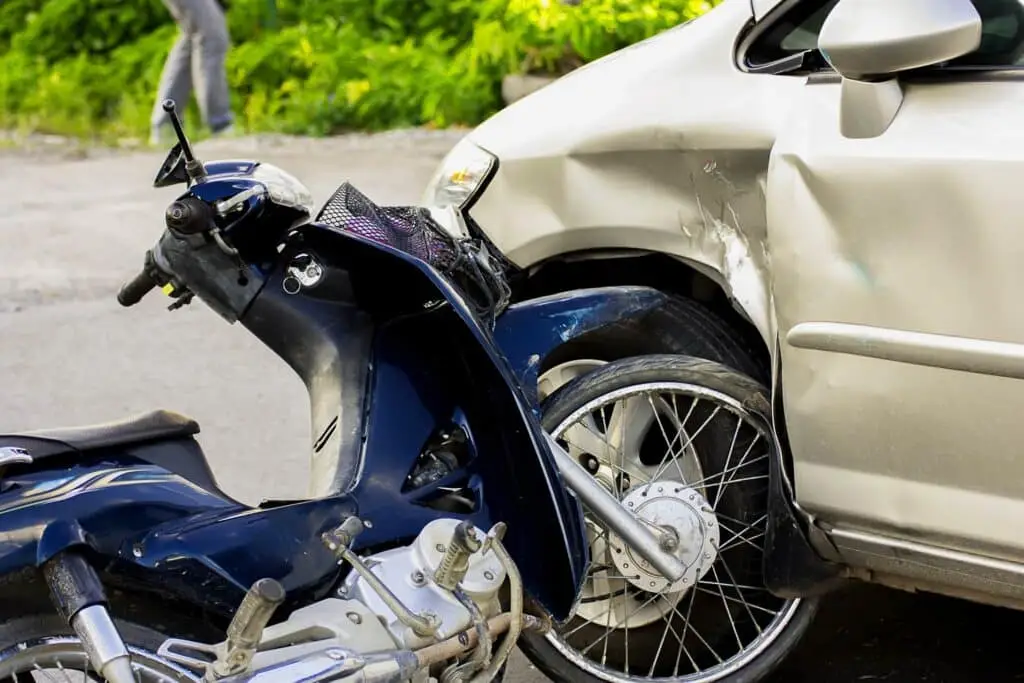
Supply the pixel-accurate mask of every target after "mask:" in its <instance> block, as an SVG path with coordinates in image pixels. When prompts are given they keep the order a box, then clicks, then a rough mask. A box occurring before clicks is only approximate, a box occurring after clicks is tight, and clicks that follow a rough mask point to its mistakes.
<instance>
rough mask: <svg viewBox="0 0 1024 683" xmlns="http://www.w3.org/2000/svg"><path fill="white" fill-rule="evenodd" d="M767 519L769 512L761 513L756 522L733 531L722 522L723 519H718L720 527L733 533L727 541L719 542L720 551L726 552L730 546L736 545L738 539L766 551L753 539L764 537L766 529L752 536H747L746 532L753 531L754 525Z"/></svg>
mask: <svg viewBox="0 0 1024 683" xmlns="http://www.w3.org/2000/svg"><path fill="white" fill-rule="evenodd" d="M767 521H768V515H767V514H765V515H761V516H760V517H759V518H757V520H755V521H754V522H751V523H750V524H748V525H747V526H746V527H745V528H744V529H741V530H740V531H733V530H732V529H730V528H729V527H727V526H725V525H723V524H722V520H718V525H719V527H721V528H722V529H725V530H726V531H728V532H729V533H730V534H732V537H731V538H728V539H726V540H725V541H723V542H721V543H720V544H719V547H718V552H720V553H721V552H725V551H726V550H728V549H729V548H731V547H734V545H736V542H737V541H742V542H744V543H747V544H749V545H750V546H751V547H752V548H755V549H757V550H760V551H761V552H764V548H763V547H761V546H759V545H757V544H756V543H754V542H753V541H755V540H756V539H758V538H762V537H763V536H764V535H765V533H766V531H759V532H758V534H757V535H756V536H752V537H747V536H746V534H747V532H749V531H752V530H753V529H754V527H756V526H757V525H758V524H760V523H761V522H767Z"/></svg>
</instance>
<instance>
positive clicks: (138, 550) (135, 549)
mask: <svg viewBox="0 0 1024 683" xmlns="http://www.w3.org/2000/svg"><path fill="white" fill-rule="evenodd" d="M132 555H133V556H134V557H142V544H141V543H136V544H135V545H133V546H132Z"/></svg>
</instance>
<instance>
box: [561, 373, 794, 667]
mask: <svg viewBox="0 0 1024 683" xmlns="http://www.w3.org/2000/svg"><path fill="white" fill-rule="evenodd" d="M767 429H768V428H767V425H765V424H764V423H763V421H761V420H759V419H757V418H754V417H753V416H751V415H750V414H749V413H748V412H747V411H746V410H745V409H744V408H743V406H742V405H741V404H740V403H739V402H738V401H736V400H735V399H733V398H732V397H730V396H728V395H725V394H722V393H720V392H716V391H713V390H710V389H708V388H705V387H701V386H698V385H694V384H688V383H683V382H657V383H644V384H638V385H633V386H629V387H626V388H623V389H620V390H617V391H612V392H609V393H607V394H605V395H603V396H601V397H599V398H597V399H594V400H592V401H590V402H588V403H586V404H584V405H582V406H580V407H579V408H578V409H577V410H575V411H574V412H573V413H572V414H571V415H570V416H569V417H567V418H566V419H565V420H563V421H562V422H561V423H560V424H559V425H558V426H557V427H556V428H555V429H554V430H553V431H552V435H553V436H554V437H555V439H556V440H558V441H559V442H560V443H562V445H563V446H564V447H566V448H567V450H568V451H569V453H570V455H572V456H573V457H575V458H577V459H578V460H579V461H580V462H581V464H584V466H586V467H587V469H588V470H589V471H590V472H591V474H592V476H595V478H597V479H598V481H601V483H602V484H603V485H604V486H605V487H606V488H607V489H608V490H609V491H611V492H612V493H613V494H615V495H616V496H617V497H618V498H619V499H620V500H624V501H625V500H639V498H638V497H637V494H638V493H639V494H646V493H647V492H648V491H652V490H654V487H656V486H657V487H660V488H665V489H668V488H670V487H674V488H673V490H682V491H685V492H688V493H690V494H691V495H694V494H696V496H695V497H697V498H701V497H703V500H706V502H707V507H710V508H711V510H712V511H713V519H714V522H712V521H707V522H706V523H705V524H704V526H703V527H702V529H703V532H705V535H707V534H708V532H710V531H716V532H717V533H720V544H719V543H715V544H714V550H713V552H712V553H710V559H708V560H705V561H704V562H706V563H707V565H706V566H702V567H699V570H700V571H702V572H703V574H700V577H699V578H697V579H696V581H695V582H694V583H691V584H689V585H688V586H686V587H682V588H680V586H678V585H676V586H670V587H667V588H664V589H662V588H660V587H659V590H658V591H657V592H654V591H650V590H648V591H643V590H640V589H639V588H638V587H637V583H638V582H637V581H636V580H635V576H634V577H632V578H627V577H626V575H625V574H623V573H622V572H623V570H622V569H621V567H622V566H623V563H622V562H621V558H620V561H619V564H618V565H616V564H615V563H614V561H613V560H612V559H611V558H610V552H609V546H611V545H614V544H613V543H612V542H611V541H612V540H613V539H614V537H613V536H609V534H608V533H607V532H606V531H604V530H603V529H602V527H601V525H600V524H599V523H598V522H597V521H596V520H595V519H594V518H593V517H592V516H591V514H590V512H589V511H585V519H586V522H587V528H588V535H589V536H590V538H589V540H590V543H591V567H590V568H589V569H588V575H587V581H586V584H585V586H584V588H583V590H582V591H581V597H580V601H579V602H578V603H577V606H576V609H575V612H574V615H573V618H572V619H571V620H570V621H569V622H568V623H567V624H566V625H564V626H562V627H561V628H559V629H554V630H552V631H551V632H549V633H548V635H547V636H546V637H547V640H548V642H549V643H551V644H552V645H553V646H554V647H555V648H556V649H557V650H558V651H559V652H560V653H561V654H562V655H563V656H564V657H566V658H567V659H569V660H570V661H571V662H573V663H574V664H575V665H576V666H578V667H579V668H581V669H583V670H584V671H586V672H587V673H589V674H591V675H593V676H595V677H597V678H600V679H602V680H605V681H609V682H610V683H624V682H626V681H635V680H638V679H644V680H674V681H686V682H688V683H691V682H692V683H712V682H714V681H719V680H721V679H722V678H724V677H726V676H728V675H730V674H733V673H735V672H737V671H739V670H741V669H743V668H744V667H745V666H746V665H747V664H749V663H750V662H751V661H753V660H754V659H756V658H757V657H758V656H759V655H761V654H762V653H763V652H764V651H765V650H766V649H767V648H768V647H769V646H770V645H771V644H772V643H774V642H775V641H776V640H777V639H778V638H779V636H781V635H782V634H783V633H784V632H785V630H786V627H787V626H788V625H789V623H790V621H791V620H792V619H793V616H794V615H795V613H796V610H797V609H798V608H799V606H800V602H801V601H799V600H782V599H780V598H776V597H775V596H772V595H771V594H770V593H768V591H767V590H766V589H765V588H764V587H763V580H762V577H761V573H760V569H759V560H760V558H761V557H763V552H764V551H763V537H764V533H765V529H766V522H767V514H763V513H765V511H766V503H765V502H764V501H766V491H767V470H768V467H767V465H768V458H769V448H770V447H771V444H772V441H771V439H772V437H771V435H770V433H769V432H768V431H767ZM730 437H731V438H730ZM741 437H742V438H741ZM659 442H660V443H659ZM722 443H725V444H726V445H727V446H728V447H729V449H730V450H729V451H728V453H726V454H725V456H724V465H722V464H721V463H716V462H713V460H714V459H713V458H709V457H708V456H707V455H706V454H702V452H701V447H702V446H703V445H708V444H722ZM659 448H660V455H661V457H660V460H659V459H658V452H659ZM734 450H735V451H737V452H733V451H734ZM722 452H723V450H722V449H718V451H717V453H718V455H717V456H716V457H717V458H718V459H719V460H721V458H722V456H721V453H722ZM652 458H653V459H652ZM595 461H596V463H595ZM610 475H611V476H610ZM623 479H626V481H623ZM640 488H643V489H644V491H638V489H640ZM762 489H763V492H762ZM683 495H685V494H683ZM751 501H757V505H756V506H752V505H751ZM744 502H746V504H745V505H744ZM736 510H741V511H742V514H736V516H735V517H734V516H731V515H730V514H729V513H730V512H734V513H735V511H736ZM716 523H717V527H718V528H717V530H715V529H713V528H712V527H714V526H715V524H716ZM669 526H671V525H669ZM711 535H713V534H711ZM712 540H713V539H712ZM740 551H742V552H740ZM736 562H740V565H739V566H731V565H732V564H733V563H736ZM755 566H756V567H757V569H756V570H754V569H751V567H755ZM634 571H635V570H634ZM652 571H653V570H652ZM755 571H756V577H755V575H754V572H755ZM695 605H696V606H697V609H696V611H695ZM716 606H717V609H718V611H719V614H717V615H715V614H713V613H712V610H713V609H714V608H715V607H716ZM702 624H713V625H714V629H712V630H711V631H708V629H709V627H708V626H704V625H702ZM702 630H705V633H702V632H701V631H702ZM709 633H712V634H713V635H709ZM631 638H632V640H633V643H634V644H636V643H637V642H638V639H639V640H640V642H641V643H642V645H643V647H642V648H641V651H642V652H644V653H646V659H644V661H638V660H639V659H641V658H642V657H641V656H640V653H639V652H635V653H634V654H633V658H632V660H631V658H630V640H631Z"/></svg>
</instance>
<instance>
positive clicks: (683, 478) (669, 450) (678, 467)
mask: <svg viewBox="0 0 1024 683" xmlns="http://www.w3.org/2000/svg"><path fill="white" fill-rule="evenodd" d="M647 400H648V401H649V402H650V404H651V410H652V411H654V419H655V421H657V423H658V429H660V430H661V436H662V438H663V439H665V443H666V444H668V445H667V446H666V448H667V450H666V451H665V458H668V459H670V460H671V461H672V462H674V463H675V465H676V471H677V472H679V481H680V482H681V483H683V484H685V483H686V475H685V474H683V466H682V465H680V464H679V459H680V458H681V457H684V456H685V455H686V453H685V451H684V452H683V453H679V454H678V455H676V454H675V453H674V452H672V448H671V444H674V443H675V442H676V438H678V437H679V434H680V432H681V431H682V430H681V429H680V428H678V427H677V428H676V436H675V437H673V438H672V439H669V438H668V432H667V431H665V425H664V424H662V422H661V417H660V416H659V415H658V409H657V407H656V406H655V405H654V399H653V398H651V396H650V394H648V395H647ZM665 458H663V459H662V461H661V464H664V463H665V462H666V460H665ZM659 467H660V466H659Z"/></svg>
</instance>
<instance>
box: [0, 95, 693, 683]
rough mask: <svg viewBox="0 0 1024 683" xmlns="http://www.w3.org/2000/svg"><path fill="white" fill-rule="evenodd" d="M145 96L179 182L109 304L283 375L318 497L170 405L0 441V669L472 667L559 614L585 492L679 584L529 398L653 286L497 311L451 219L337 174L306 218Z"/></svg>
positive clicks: (663, 551) (371, 670) (485, 669)
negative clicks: (237, 343) (252, 349)
mask: <svg viewBox="0 0 1024 683" xmlns="http://www.w3.org/2000/svg"><path fill="white" fill-rule="evenodd" d="M165 109H166V110H167V111H168V113H169V114H170V118H171V120H172V123H173V126H174V129H175V133H176V135H177V138H178V141H177V144H175V146H174V147H173V148H172V150H171V152H170V154H169V155H168V157H167V159H166V161H165V162H164V164H163V165H162V167H161V169H160V170H159V172H158V174H157V177H156V179H155V181H154V185H155V186H157V187H167V186H172V185H176V184H181V183H184V184H185V185H186V187H187V191H186V192H185V193H184V194H182V195H181V196H180V197H179V198H178V199H177V200H176V201H174V202H173V203H171V205H170V206H169V207H168V208H167V211H166V215H165V223H166V229H165V230H164V232H163V234H162V235H161V237H160V238H159V240H158V242H157V243H156V245H155V246H154V247H153V248H152V249H151V250H149V251H148V252H147V254H146V256H145V261H144V266H143V269H142V270H141V272H139V273H138V275H136V276H135V277H134V278H133V279H131V280H130V281H129V282H127V283H126V284H125V286H124V287H123V288H122V289H121V291H120V292H119V293H118V301H119V302H120V303H121V304H122V305H123V306H126V307H127V306H132V305H134V304H136V303H138V302H139V301H140V300H141V299H142V298H143V297H144V296H146V295H147V294H148V293H149V292H151V291H152V290H154V289H158V288H159V289H161V290H162V291H163V292H164V293H165V294H167V295H168V296H169V297H170V298H171V299H172V300H173V301H172V303H171V305H170V306H169V308H170V309H171V310H176V309H179V308H181V307H182V306H186V305H188V304H190V303H191V302H192V301H193V299H194V298H196V297H198V298H199V299H200V300H201V301H203V302H204V303H206V304H207V305H208V306H209V307H210V308H212V309H213V310H214V311H215V312H216V313H218V314H219V315H220V316H221V317H222V318H224V319H225V320H226V321H228V322H229V323H236V322H237V323H240V324H241V325H242V326H243V327H244V328H245V329H247V330H248V331H249V332H251V333H252V334H254V335H256V337H258V338H259V339H260V340H261V341H262V342H263V343H264V344H266V345H267V346H268V347H269V348H270V349H272V350H273V351H274V352H275V353H276V354H277V355H278V356H279V357H280V358H281V359H282V360H284V361H285V362H286V363H288V364H289V366H290V367H291V368H292V369H293V370H294V371H295V372H296V373H297V374H298V376H299V377H300V378H301V379H302V380H303V382H304V383H305V385H306V387H307V390H308V394H309V400H310V409H311V410H310V412H311V420H312V427H313V429H312V434H313V442H312V444H311V468H312V472H313V478H314V481H316V482H317V484H316V486H317V489H316V495H315V496H314V497H313V498H311V499H309V500H282V501H265V502H263V503H261V504H260V505H259V506H257V507H248V506H245V505H243V504H241V503H239V502H237V501H235V500H232V499H231V498H230V496H228V495H227V494H225V493H224V492H223V491H221V490H220V488H219V487H218V485H217V482H216V481H215V479H214V477H213V474H212V472H211V470H210V468H209V466H208V463H207V460H206V457H205V455H204V453H203V451H202V449H201V447H200V446H199V444H198V442H197V441H196V439H195V435H196V434H197V433H198V431H199V426H198V425H197V424H196V423H195V422H194V421H192V420H190V419H188V418H186V417H183V416H181V415H177V414H175V413H170V412H167V411H157V412H153V413H150V414H147V415H143V416H140V417H137V418H133V419H131V420H128V421H124V422H119V423H111V424H106V425H99V426H94V427H86V428H72V429H56V430H49V431H42V432H33V433H25V434H15V435H7V436H0V605H3V608H2V609H3V615H4V624H3V625H0V679H6V678H10V679H12V680H18V676H19V675H28V676H31V672H33V671H40V670H43V669H45V668H52V669H55V670H57V671H63V672H67V671H79V672H84V673H83V675H86V676H87V675H88V672H90V671H93V672H96V673H98V674H99V675H101V676H102V677H103V678H104V679H105V680H108V681H111V682H112V683H126V682H128V681H137V680H144V681H178V680H181V681H199V680H204V681H214V680H218V681H232V682H234V681H252V682H256V681H259V682H272V683H284V682H289V683H290V682H293V681H310V682H312V681H336V680H347V681H348V680H350V681H360V682H363V683H375V682H378V681H379V682H383V681H396V680H412V681H426V680H427V679H428V678H430V677H433V678H438V679H439V680H441V681H445V682H448V683H453V682H455V681H466V680H472V681H474V682H479V683H485V682H486V681H490V680H493V679H494V678H496V677H497V676H499V675H500V673H501V671H502V669H503V666H504V665H505V663H506V661H507V658H508V655H509V654H510V652H511V650H512V647H513V646H514V645H515V643H516V641H517V639H518V638H519V636H520V634H521V633H523V632H525V631H537V632H542V631H544V630H545V628H547V625H548V624H549V623H550V621H551V620H557V621H561V620H565V619H567V618H569V617H570V616H571V610H572V606H573V605H574V604H575V602H576V600H577V597H578V594H579V591H580V590H581V586H582V585H583V584H584V576H585V574H586V572H587V568H588V563H589V555H588V544H587V537H586V532H585V529H584V523H583V513H582V506H581V503H582V505H585V506H586V507H587V508H588V509H589V510H590V511H591V513H592V514H593V515H595V516H596V518H597V519H599V520H600V521H601V523H602V524H604V525H605V527H606V529H607V530H608V532H609V533H610V534H612V535H613V536H614V537H615V538H617V539H620V541H621V542H624V543H625V544H626V545H628V547H629V548H630V549H631V550H632V551H633V552H634V553H635V554H636V556H637V557H640V558H643V561H644V562H647V563H650V565H651V566H652V567H655V568H657V571H659V572H661V573H662V574H663V575H664V576H665V577H667V579H668V580H669V581H679V580H683V579H684V578H685V577H687V576H690V575H691V574H692V572H693V571H694V568H693V567H692V566H691V565H692V564H693V562H692V561H691V560H689V559H687V558H689V557H690V555H692V554H693V553H692V552H691V551H692V548H689V547H688V545H687V539H686V538H685V537H684V536H681V535H680V530H677V529H674V528H672V527H671V526H665V525H662V526H659V525H657V524H652V523H651V522H650V521H649V520H645V519H642V518H641V517H639V516H637V515H635V514H633V513H631V512H628V511H627V510H625V509H624V508H623V507H621V506H620V505H619V504H618V501H617V499H616V498H615V497H614V496H613V495H611V494H610V492H609V491H607V490H606V489H605V488H603V487H602V486H601V485H600V484H598V483H596V482H595V480H594V479H593V478H592V477H591V476H589V474H588V473H587V471H586V470H585V469H584V467H582V466H581V465H580V464H579V463H578V462H577V461H576V460H574V459H573V458H572V457H570V456H569V454H568V453H567V452H566V450H564V449H563V448H562V447H561V445H560V444H559V443H558V442H556V441H555V440H554V439H553V438H552V437H550V436H549V435H547V434H546V433H545V432H544V431H543V430H542V428H541V426H540V422H539V420H538V415H539V408H538V405H537V403H536V397H535V394H536V391H535V389H536V383H537V370H538V361H539V359H540V358H542V357H543V356H544V355H545V354H546V353H547V351H548V350H550V348H553V347H555V346H557V345H559V344H562V343H565V342H566V341H568V340H571V339H573V338H574V337H576V336H579V335H581V334H585V333H587V332H589V331H592V330H595V329H599V328H600V327H602V326H603V325H606V324H609V323H610V322H613V321H619V320H623V319H629V318H630V317H633V316H638V315H642V314H644V313H645V312H647V311H649V310H651V309H652V308H655V307H657V306H659V305H661V304H662V303H663V301H664V297H663V296H662V295H661V294H659V293H658V292H655V291H653V290H649V289H644V288H632V287H631V288H613V289H590V290H580V291H575V292H569V293H564V294H559V295H555V296H549V297H544V298H541V299H536V300H530V301H524V302H521V303H518V304H515V305H509V290H508V286H507V284H506V281H505V279H504V274H503V269H502V265H501V263H500V262H499V261H498V260H496V259H495V258H494V257H493V256H491V254H490V253H489V252H488V249H487V245H486V244H485V243H484V242H482V241H480V240H476V239H473V238H471V237H469V236H462V237H459V236H455V237H453V236H452V235H453V230H452V225H451V224H449V225H448V226H446V229H440V227H439V226H438V221H441V220H447V221H453V220H457V215H456V214H454V213H452V214H450V215H448V216H440V215H437V214H433V213H431V212H430V211H429V210H427V209H420V208H410V207H380V206H377V205H375V204H374V203H372V202H371V201H370V200H369V199H368V198H366V197H365V196H363V195H362V194H361V193H360V192H359V191H358V190H356V189H355V188H354V187H353V186H351V185H350V184H348V183H345V184H342V185H341V187H340V188H339V189H338V190H337V191H336V192H335V194H334V195H333V196H332V197H331V198H330V199H329V200H328V202H327V203H326V204H325V205H324V207H323V208H322V209H321V210H320V212H319V213H318V214H317V215H316V218H315V219H312V216H313V206H312V198H311V196H310V193H309V192H308V190H307V189H306V188H305V187H304V186H303V185H302V184H301V183H300V182H299V181H298V180H297V179H295V178H294V177H293V176H291V175H290V174H288V173H286V172H285V171H283V170H281V169H278V168H276V167H274V166H271V165H269V164H264V163H260V162H257V161H215V162H210V163H203V162H202V161H200V160H199V159H197V158H196V157H195V155H194V153H193V151H192V148H191V145H190V143H189V141H188V139H187V137H186V136H185V134H184V132H183V130H182V127H181V125H180V122H179V121H178V118H177V116H176V114H175V112H174V105H173V103H172V102H168V103H166V104H165ZM456 234H457V232H456ZM464 235H468V233H464ZM190 351H192V352H196V351H198V352H201V350H191V349H182V353H188V352H190ZM47 600H51V601H52V603H53V607H55V608H56V609H55V612H56V614H54V609H53V608H52V607H49V606H47ZM65 675H66V674H65Z"/></svg>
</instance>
